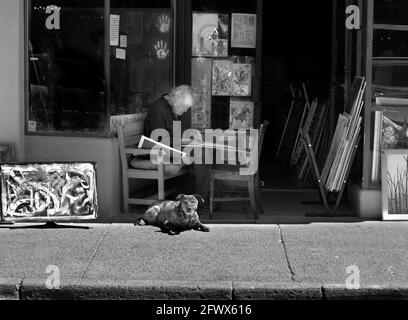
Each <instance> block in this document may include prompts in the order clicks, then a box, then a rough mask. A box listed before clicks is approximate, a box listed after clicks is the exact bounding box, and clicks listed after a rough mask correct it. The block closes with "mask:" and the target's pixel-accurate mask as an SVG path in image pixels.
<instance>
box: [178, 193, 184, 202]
mask: <svg viewBox="0 0 408 320" xmlns="http://www.w3.org/2000/svg"><path fill="white" fill-rule="evenodd" d="M183 197H184V194H179V195H178V196H177V198H176V201H180V200H181V198H183Z"/></svg>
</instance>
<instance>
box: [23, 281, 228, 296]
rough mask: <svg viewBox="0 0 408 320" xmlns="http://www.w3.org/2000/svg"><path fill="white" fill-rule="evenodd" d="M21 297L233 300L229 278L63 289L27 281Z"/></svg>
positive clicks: (97, 284) (88, 284) (109, 283)
mask: <svg viewBox="0 0 408 320" xmlns="http://www.w3.org/2000/svg"><path fill="white" fill-rule="evenodd" d="M20 299H21V300H54V299H56V300H111V299H114V300H170V299H171V300H184V299H188V300H203V299H204V300H205V299H213V300H231V299H232V283H231V282H228V281H225V282H223V281H220V282H211V283H205V282H203V283H194V282H181V281H126V282H123V281H107V282H101V281H98V280H96V281H89V280H87V281H81V283H80V284H65V285H63V287H61V289H52V290H50V289H47V288H46V287H45V286H44V282H43V281H41V282H40V281H37V280H24V282H23V284H22V286H21V294H20Z"/></svg>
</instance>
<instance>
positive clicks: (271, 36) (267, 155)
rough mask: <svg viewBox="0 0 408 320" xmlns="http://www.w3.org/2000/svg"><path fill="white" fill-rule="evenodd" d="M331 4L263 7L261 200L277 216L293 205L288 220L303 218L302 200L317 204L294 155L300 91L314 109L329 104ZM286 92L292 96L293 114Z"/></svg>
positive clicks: (301, 104) (309, 180)
mask: <svg viewBox="0 0 408 320" xmlns="http://www.w3.org/2000/svg"><path fill="white" fill-rule="evenodd" d="M334 3H335V1H322V2H319V3H318V4H317V3H315V2H310V1H284V2H269V1H265V3H264V28H263V29H264V33H263V74H262V77H263V102H262V118H263V119H269V121H270V126H269V129H268V132H267V134H266V137H265V141H264V149H263V151H262V156H261V164H260V170H261V171H260V172H261V180H262V181H263V184H264V193H266V194H265V195H264V199H265V200H266V199H272V200H271V205H272V202H273V203H275V204H274V205H272V206H273V207H274V208H275V209H273V210H272V211H274V210H275V211H279V210H280V211H281V212H280V213H279V214H280V215H287V214H289V212H290V211H291V209H290V208H288V203H296V204H297V205H296V206H295V207H294V208H295V209H294V211H298V212H292V213H291V214H298V215H302V216H304V214H305V212H306V210H309V209H308V208H307V207H306V208H305V207H304V206H302V205H301V202H302V200H309V199H310V198H311V197H312V198H317V192H316V191H315V190H316V184H315V181H313V175H312V172H311V171H310V170H309V171H308V172H306V173H305V172H301V170H302V164H303V163H302V161H304V159H302V158H301V159H299V160H298V162H297V163H293V154H294V151H295V149H296V147H295V145H296V136H297V133H298V130H299V125H300V121H301V116H302V114H303V111H304V108H305V94H304V90H303V85H304V88H306V92H307V95H308V99H309V101H310V103H311V102H312V100H313V99H315V98H317V99H318V100H319V105H320V104H324V103H327V107H328V106H329V103H330V92H331V87H330V83H331V76H332V41H333V36H332V32H333V18H332V16H333V5H334ZM268 17H270V18H268ZM339 21H340V20H339ZM343 43H344V42H343ZM341 50H343V51H344V49H341ZM339 51H340V50H339ZM291 86H292V88H293V90H294V92H295V96H296V100H295V101H294V104H293V106H292V110H290V109H291V102H292V93H291ZM290 112H291V113H290ZM330 112H331V113H332V114H329V113H330ZM333 113H335V108H334V107H333V106H332V107H331V108H330V110H329V111H328V113H327V115H326V116H325V119H326V121H328V119H329V118H330V117H331V116H334V115H333ZM288 117H289V120H288ZM283 133H284V135H283ZM282 136H283V138H282ZM325 138H326V139H327V138H329V135H328V134H327V137H325ZM323 140H324V139H322V141H321V150H322V151H321V152H320V153H319V155H320V156H322V158H324V146H323V144H324V143H327V141H323ZM329 143H330V141H329ZM304 156H305V155H304ZM265 200H264V201H265ZM316 200H317V199H316ZM268 201H269V200H268ZM268 201H265V205H266V206H269V204H268ZM281 202H282V203H281ZM279 208H280V209H279ZM322 209H323V208H322ZM292 211H293V210H292Z"/></svg>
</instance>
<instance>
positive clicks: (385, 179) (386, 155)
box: [381, 149, 408, 220]
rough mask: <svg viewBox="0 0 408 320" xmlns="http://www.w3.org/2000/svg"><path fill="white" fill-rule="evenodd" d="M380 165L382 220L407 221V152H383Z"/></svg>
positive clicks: (402, 150) (405, 150) (391, 150)
mask: <svg viewBox="0 0 408 320" xmlns="http://www.w3.org/2000/svg"><path fill="white" fill-rule="evenodd" d="M381 163H382V166H381V171H382V214H383V220H408V187H407V179H408V150H407V149H401V150H395V149H389V150H384V152H383V154H382V159H381Z"/></svg>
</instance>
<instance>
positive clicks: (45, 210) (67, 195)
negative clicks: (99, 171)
mask: <svg viewBox="0 0 408 320" xmlns="http://www.w3.org/2000/svg"><path fill="white" fill-rule="evenodd" d="M1 175H2V179H1V190H2V192H1V200H2V209H3V216H4V217H5V218H9V219H12V220H13V219H16V220H28V221H37V220H38V221H60V220H78V219H95V218H96V216H97V209H98V200H97V190H96V171H95V165H94V164H93V163H82V162H81V163H79V162H78V163H36V164H3V165H1Z"/></svg>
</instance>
